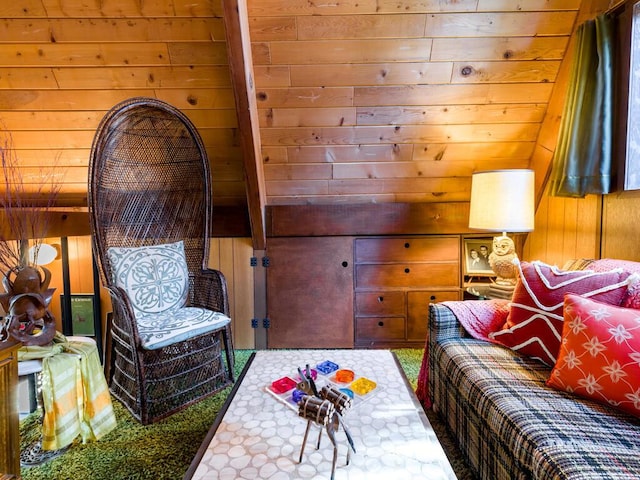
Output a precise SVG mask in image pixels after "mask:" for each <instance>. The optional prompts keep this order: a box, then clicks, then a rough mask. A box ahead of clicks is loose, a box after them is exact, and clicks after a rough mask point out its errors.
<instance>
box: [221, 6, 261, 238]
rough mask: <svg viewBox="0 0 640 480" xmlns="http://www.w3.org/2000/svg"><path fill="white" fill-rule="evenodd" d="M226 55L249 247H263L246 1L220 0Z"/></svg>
mask: <svg viewBox="0 0 640 480" xmlns="http://www.w3.org/2000/svg"><path fill="white" fill-rule="evenodd" d="M222 4H223V7H224V23H225V31H226V39H227V55H228V57H229V69H230V71H231V82H232V84H233V92H234V96H235V103H236V111H237V115H238V128H239V130H240V143H241V145H240V147H241V150H242V157H243V162H244V174H245V180H246V191H247V204H248V208H249V221H250V223H251V237H252V242H253V248H254V249H256V250H264V249H265V247H266V230H265V198H266V195H265V182H264V172H263V169H262V148H261V141H260V128H259V125H258V107H257V104H256V91H255V84H254V75H253V59H252V56H251V40H250V37H249V22H248V13H247V3H246V0H223V2H222Z"/></svg>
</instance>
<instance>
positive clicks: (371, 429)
mask: <svg viewBox="0 0 640 480" xmlns="http://www.w3.org/2000/svg"><path fill="white" fill-rule="evenodd" d="M326 360H329V361H331V362H334V363H336V364H338V365H339V366H340V367H341V368H343V369H350V370H353V371H354V373H355V374H356V379H357V378H358V377H365V378H367V379H369V380H372V381H374V382H375V383H376V388H375V389H374V390H372V391H371V392H369V393H367V394H366V395H364V396H358V395H356V396H355V398H354V404H353V407H352V408H351V409H350V410H348V412H347V413H346V414H345V416H344V420H345V422H346V425H347V427H348V429H349V432H350V433H351V435H352V437H353V439H354V443H355V448H356V453H355V454H353V453H352V454H351V458H350V463H349V464H348V465H346V464H345V463H346V458H347V449H348V443H347V440H346V436H345V434H344V431H343V430H342V429H340V430H339V432H338V434H337V435H336V439H337V443H338V447H339V448H338V460H337V468H336V471H335V480H347V479H348V480H353V479H359V480H360V479H361V480H365V479H366V480H371V479H378V478H379V479H393V480H401V479H415V478H428V479H430V480H439V479H448V480H455V478H456V476H455V474H454V472H453V470H452V468H451V465H450V464H449V462H448V460H447V457H446V455H445V453H444V451H443V450H442V447H441V446H440V443H439V442H438V439H437V437H436V434H435V433H434V431H433V428H432V427H431V425H430V424H429V421H428V420H427V417H426V415H425V414H424V411H423V410H422V407H421V406H420V404H419V403H418V400H417V398H416V397H415V395H414V393H413V391H412V390H411V388H410V385H409V383H408V381H407V379H406V376H405V374H404V372H403V371H402V369H401V367H400V365H399V363H398V360H397V358H396V356H395V355H394V354H393V353H392V352H390V351H388V350H261V351H258V352H256V354H255V356H253V357H252V358H251V359H250V360H249V362H247V366H246V367H245V370H244V371H243V374H242V375H241V376H240V378H239V379H238V382H237V383H236V386H235V387H234V391H233V392H232V393H231V395H230V396H229V399H228V400H227V403H226V404H225V407H223V409H222V410H221V412H220V413H219V415H218V417H217V418H216V422H215V423H214V425H213V426H212V428H211V430H210V431H209V433H208V434H207V437H206V438H205V440H204V442H203V444H202V446H201V448H200V449H199V451H198V454H197V455H196V457H195V458H194V460H193V462H192V463H191V466H190V468H189V470H188V471H187V473H186V474H185V477H184V478H185V479H197V480H200V479H222V480H224V479H230V480H232V479H233V480H235V479H239V478H242V479H252V478H255V479H270V480H284V479H328V478H330V476H331V466H332V458H333V445H332V444H331V442H330V441H329V437H328V435H327V433H326V431H323V434H322V441H321V444H320V448H319V449H316V440H317V438H318V432H319V431H320V428H319V427H317V426H316V425H315V424H312V429H311V433H310V434H309V438H308V440H307V444H306V447H305V450H304V455H303V460H302V462H301V463H299V462H298V459H299V456H300V451H301V447H302V442H303V438H304V433H305V429H306V427H307V420H305V419H303V418H300V417H299V416H298V415H297V411H296V409H295V407H294V406H292V405H291V404H289V402H288V401H287V394H282V396H279V395H273V394H272V393H270V392H269V391H268V390H269V389H270V387H271V383H272V382H273V381H275V380H278V379H280V378H282V377H285V376H290V377H292V376H293V377H295V375H296V373H297V368H298V367H301V368H304V367H305V365H306V364H307V363H308V364H310V366H311V367H312V368H313V367H314V366H316V365H317V364H319V363H322V362H325V361H326ZM330 379H331V375H329V376H327V377H322V375H321V376H320V379H319V381H318V382H319V383H323V382H324V381H325V380H327V381H330Z"/></svg>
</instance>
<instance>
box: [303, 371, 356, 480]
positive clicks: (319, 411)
mask: <svg viewBox="0 0 640 480" xmlns="http://www.w3.org/2000/svg"><path fill="white" fill-rule="evenodd" d="M298 373H299V374H300V382H299V383H298V385H297V388H298V390H301V391H303V392H304V393H305V394H306V395H304V396H303V397H302V399H301V400H300V401H299V402H298V415H299V416H300V417H302V418H305V419H307V429H306V430H305V432H304V439H303V441H302V448H301V450H300V458H299V460H298V462H300V463H301V462H302V455H303V454H304V448H305V446H306V444H307V437H308V435H309V429H310V428H311V423H315V424H317V425H320V428H321V429H320V432H319V433H318V442H317V445H316V449H318V448H320V439H321V437H322V428H324V429H326V430H327V435H328V436H329V440H331V443H332V444H333V462H332V464H331V480H333V478H334V474H335V471H336V461H337V458H338V444H337V443H336V431H338V429H339V427H340V426H342V429H343V430H344V433H345V435H346V437H347V441H348V442H349V447H350V448H347V465H349V460H350V458H351V457H350V454H351V450H353V453H356V449H355V446H354V443H353V438H352V437H351V434H350V433H349V430H348V429H347V426H346V425H345V423H344V420H343V418H342V417H343V415H344V413H345V412H346V411H347V410H348V409H349V408H351V404H352V401H351V398H350V397H349V396H348V395H347V394H345V393H343V392H341V391H340V390H338V389H337V388H336V387H333V386H324V387H322V389H321V390H320V391H319V392H318V389H317V387H316V384H315V382H314V380H313V377H312V376H311V370H310V369H309V365H307V366H306V370H305V371H304V372H303V371H302V369H300V368H298Z"/></svg>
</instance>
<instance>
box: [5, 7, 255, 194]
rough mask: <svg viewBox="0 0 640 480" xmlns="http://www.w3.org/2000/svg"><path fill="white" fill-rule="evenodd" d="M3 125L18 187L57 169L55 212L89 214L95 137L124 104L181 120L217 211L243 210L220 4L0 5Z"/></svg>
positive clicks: (242, 187) (237, 150) (37, 179)
mask: <svg viewBox="0 0 640 480" xmlns="http://www.w3.org/2000/svg"><path fill="white" fill-rule="evenodd" d="M0 24H1V28H0V121H1V122H2V124H3V125H2V126H1V127H0V129H1V130H3V131H8V132H9V133H10V134H11V136H12V139H13V146H14V148H15V149H16V151H17V157H18V159H19V162H20V165H21V166H22V167H23V168H24V175H23V178H24V180H25V182H27V183H30V182H31V183H38V181H39V178H41V177H40V176H39V169H38V168H39V166H40V165H50V166H55V170H56V176H57V180H59V181H60V182H61V183H62V184H63V188H62V194H61V196H60V197H61V202H60V203H61V204H63V205H65V206H69V205H81V206H86V191H87V165H88V159H89V151H90V147H91V143H92V140H93V136H94V132H95V129H96V127H97V125H98V123H99V121H100V119H101V118H102V116H103V115H104V113H105V112H106V110H107V109H109V108H111V107H112V106H113V105H115V104H116V103H118V102H119V101H121V100H124V99H126V98H129V97H134V96H149V97H156V98H159V99H161V100H165V101H167V102H169V103H171V104H173V105H175V106H176V107H178V108H180V109H181V110H183V111H184V112H185V113H186V114H187V115H188V116H189V117H190V118H191V120H192V121H193V122H194V123H195V125H196V127H197V128H198V130H199V132H200V134H201V135H202V137H203V140H204V143H205V145H206V148H207V152H208V154H209V158H210V161H211V164H212V176H213V190H214V195H215V204H216V205H236V204H245V203H246V200H245V198H246V196H245V190H244V178H243V171H242V163H241V157H240V149H239V144H238V138H237V130H236V127H237V120H236V113H235V104H234V98H233V91H232V86H231V82H230V74H229V68H228V60H227V51H226V42H225V34H224V21H223V18H222V4H221V0H189V1H185V0H154V1H144V2H141V1H139V0H107V1H88V2H77V1H75V0H15V1H3V2H1V4H0Z"/></svg>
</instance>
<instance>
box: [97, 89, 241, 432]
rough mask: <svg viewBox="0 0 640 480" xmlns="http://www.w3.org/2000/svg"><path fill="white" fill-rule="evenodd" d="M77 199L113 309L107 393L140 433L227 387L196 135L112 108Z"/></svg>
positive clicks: (205, 178) (203, 159) (226, 333)
mask: <svg viewBox="0 0 640 480" xmlns="http://www.w3.org/2000/svg"><path fill="white" fill-rule="evenodd" d="M88 188H89V213H90V221H91V229H92V241H93V249H94V255H95V257H96V261H97V263H98V265H99V266H100V275H101V280H102V283H103V285H104V286H105V287H106V288H107V289H108V290H109V293H110V295H111V300H112V306H113V312H112V317H111V322H110V323H111V325H110V327H108V331H107V332H106V334H107V344H108V345H109V344H111V352H110V353H111V361H110V365H111V368H110V375H109V386H110V390H111V392H112V394H113V395H114V396H115V397H116V398H117V399H118V400H120V402H122V403H123V404H124V405H125V406H126V407H127V409H128V410H129V411H130V412H131V413H132V414H133V415H134V417H136V418H137V419H138V420H139V421H140V422H141V423H143V424H145V425H146V424H149V423H152V422H155V421H157V420H159V419H161V418H164V417H166V416H168V415H171V414H172V413H175V412H177V411H179V410H182V409H183V408H185V407H186V406H188V405H191V404H193V403H195V402H197V401H199V400H201V399H202V398H205V397H207V396H209V395H212V394H214V393H216V392H218V391H220V390H221V389H222V388H224V387H226V386H227V385H229V384H230V383H232V381H233V359H234V354H233V346H232V338H231V326H230V320H229V318H228V317H229V300H228V297H227V287H226V281H225V278H224V276H223V275H222V273H221V272H219V271H217V270H212V269H208V268H207V267H206V262H207V260H208V252H209V235H208V233H209V219H210V205H211V190H210V177H209V163H208V160H207V155H206V152H205V148H204V146H203V143H202V140H201V138H200V135H199V134H198V132H197V130H196V129H195V127H194V125H193V124H192V123H191V121H189V119H188V118H187V117H186V116H185V115H184V114H183V113H182V112H180V111H179V110H177V109H176V108H174V107H172V106H171V105H168V104H167V103H165V102H162V101H159V100H155V99H152V98H132V99H129V100H126V101H124V102H122V103H119V104H118V105H116V106H114V107H113V108H112V109H111V110H110V111H109V112H108V113H107V114H106V115H105V117H104V118H103V119H102V122H101V123H100V125H99V127H98V130H97V132H96V135H95V138H94V140H93V145H92V148H91V158H90V164H89V186H88ZM183 250H184V253H182V252H183ZM187 270H188V272H187ZM180 272H182V273H183V275H182V276H181V274H180ZM176 302H177V303H176ZM169 305H171V306H170V307H169ZM223 352H225V355H223Z"/></svg>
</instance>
